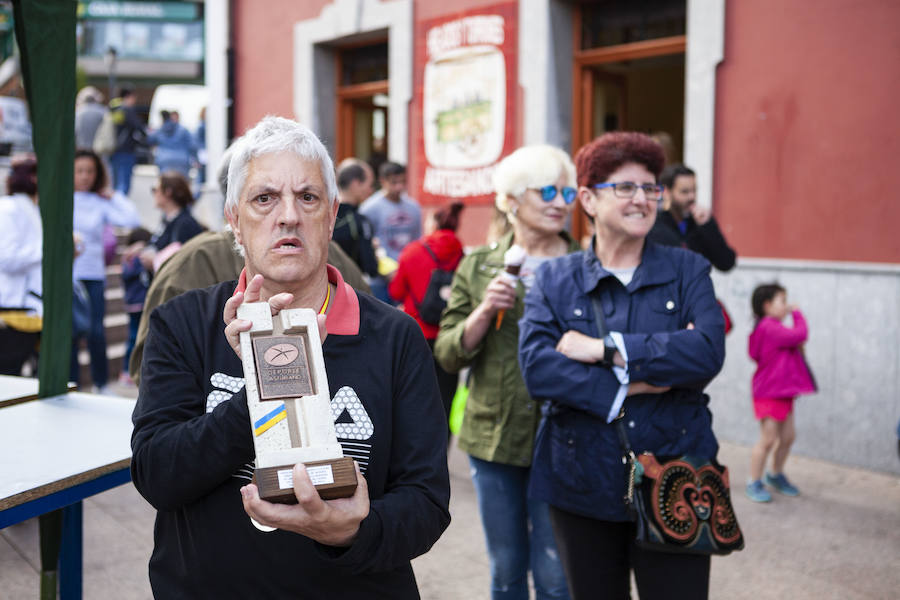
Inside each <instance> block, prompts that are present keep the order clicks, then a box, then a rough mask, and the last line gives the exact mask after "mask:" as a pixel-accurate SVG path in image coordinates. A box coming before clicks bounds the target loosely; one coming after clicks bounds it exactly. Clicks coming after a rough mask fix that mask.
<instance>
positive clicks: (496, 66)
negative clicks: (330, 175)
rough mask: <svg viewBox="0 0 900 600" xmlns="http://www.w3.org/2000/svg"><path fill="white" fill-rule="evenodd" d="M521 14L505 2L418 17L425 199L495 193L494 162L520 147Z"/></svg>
mask: <svg viewBox="0 0 900 600" xmlns="http://www.w3.org/2000/svg"><path fill="white" fill-rule="evenodd" d="M516 14H517V13H516V3H505V4H502V5H498V6H495V7H492V8H488V9H482V10H479V11H477V12H473V13H469V14H466V15H465V16H463V17H459V16H456V17H454V18H449V19H448V18H443V19H436V20H433V21H427V22H424V23H422V24H421V25H420V31H419V36H418V39H421V40H424V42H425V44H424V45H425V62H424V65H423V66H422V69H421V71H419V73H417V75H418V76H419V82H420V85H417V86H416V89H417V92H416V93H417V95H418V96H419V98H418V106H420V107H421V114H422V135H421V136H418V146H419V147H418V155H419V156H420V157H423V158H424V160H422V161H419V165H420V167H419V168H420V178H419V181H420V182H421V183H422V193H421V194H420V198H419V199H420V201H422V202H423V204H443V203H446V201H447V200H448V199H465V200H466V201H470V200H483V201H492V200H493V185H492V183H491V175H492V174H493V171H494V166H495V165H496V163H497V162H498V161H499V160H500V158H502V157H503V156H505V155H507V154H509V153H510V152H512V151H513V150H514V149H515V148H514V144H515V135H514V134H515V129H514V128H515V124H516V122H517V120H516V115H515V106H516V105H515V96H516V90H517V83H516V82H517V76H516V75H517V64H516V57H517V45H518V42H517V35H516V30H517V23H516Z"/></svg>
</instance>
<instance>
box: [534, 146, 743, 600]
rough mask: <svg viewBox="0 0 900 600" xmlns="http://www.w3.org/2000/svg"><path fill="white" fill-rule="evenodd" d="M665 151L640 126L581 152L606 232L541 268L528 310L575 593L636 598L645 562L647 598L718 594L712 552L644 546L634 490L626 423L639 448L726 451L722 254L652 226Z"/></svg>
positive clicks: (541, 480)
mask: <svg viewBox="0 0 900 600" xmlns="http://www.w3.org/2000/svg"><path fill="white" fill-rule="evenodd" d="M663 160H664V159H663V151H662V148H661V147H660V146H659V144H657V143H656V142H655V141H653V140H652V139H651V138H650V137H648V136H646V135H643V134H640V133H630V132H614V133H607V134H605V135H603V136H601V137H599V138H597V139H596V140H594V141H593V142H591V143H590V144H588V145H587V146H585V147H584V148H582V149H581V150H580V151H579V152H578V154H577V156H576V157H575V163H576V168H577V172H578V186H579V187H578V199H579V201H580V203H581V207H582V208H583V209H584V211H585V212H586V213H587V214H588V216H589V217H590V218H591V219H592V220H593V222H594V230H595V232H596V233H595V235H594V238H593V240H592V241H591V244H590V247H589V248H588V249H587V250H585V251H583V252H580V253H576V254H570V255H568V256H565V257H562V258H558V259H553V260H550V261H548V262H547V263H545V264H544V265H542V266H541V267H540V268H539V269H538V271H537V273H536V274H535V281H534V284H533V285H532V287H531V289H530V290H529V292H528V295H527V296H526V298H525V314H524V317H523V318H522V320H521V321H520V322H519V332H520V335H519V363H520V365H521V368H522V374H523V375H524V377H525V383H526V385H527V387H528V391H529V392H530V394H531V396H532V397H533V398H535V399H540V400H543V401H545V404H544V407H543V418H542V420H541V424H540V426H539V428H538V433H537V437H536V439H535V451H534V461H533V463H532V469H531V470H532V473H531V482H530V488H529V492H530V495H531V497H532V498H534V499H538V500H543V501H545V502H547V503H548V504H549V505H550V520H551V522H552V525H553V531H554V534H555V536H556V540H557V544H558V546H559V551H560V557H561V560H562V563H563V566H564V568H565V571H566V578H567V580H568V583H569V591H570V593H571V595H572V598H573V599H579V598H591V599H593V598H628V597H629V593H630V592H629V587H630V571H631V570H632V569H633V570H634V577H635V580H636V582H637V586H638V592H639V594H640V597H641V599H642V600H648V599H650V600H652V599H654V598H660V599H661V598H666V599H673V598H691V599H695V598H706V597H707V595H708V587H709V563H710V561H709V556H708V555H700V554H673V553H668V552H659V551H656V550H648V549H645V548H642V547H639V546H638V545H637V544H636V543H635V540H634V538H635V524H634V522H633V521H632V517H631V513H630V511H629V510H628V507H626V504H625V502H624V501H623V498H624V497H625V493H626V466H625V464H623V461H622V457H623V445H624V443H623V442H621V441H620V438H619V434H618V431H617V429H622V430H624V432H625V433H624V434H623V437H626V438H627V440H628V441H629V442H630V445H631V448H633V450H634V452H635V453H637V454H639V453H641V452H644V451H649V452H652V453H654V454H655V455H656V456H667V457H669V456H671V457H674V456H682V455H693V456H697V457H700V458H715V456H716V453H717V452H718V444H717V442H716V438H715V436H714V435H713V432H712V426H711V415H710V412H709V410H708V409H707V403H708V401H709V398H708V397H707V396H706V395H705V394H704V393H703V388H704V387H706V385H707V384H708V383H709V382H710V380H711V379H712V378H713V377H714V376H715V375H716V373H718V372H719V369H721V367H722V361H723V360H724V358H725V332H724V322H723V319H722V311H721V310H720V309H719V307H718V305H717V304H716V298H715V295H714V294H713V286H712V281H711V280H710V278H709V268H710V267H709V263H708V262H707V261H706V259H704V258H703V257H702V256H700V255H699V254H696V253H694V252H690V251H689V250H684V249H681V248H670V247H665V246H658V245H656V244H654V243H652V242H648V241H647V240H646V237H647V234H648V233H649V232H650V229H651V228H652V227H653V223H654V222H655V220H656V212H657V210H658V206H659V201H660V199H661V198H662V186H660V185H659V184H658V183H657V177H658V176H659V173H660V171H661V170H662V167H663ZM598 313H600V314H598ZM617 420H619V422H618V423H615V421H617Z"/></svg>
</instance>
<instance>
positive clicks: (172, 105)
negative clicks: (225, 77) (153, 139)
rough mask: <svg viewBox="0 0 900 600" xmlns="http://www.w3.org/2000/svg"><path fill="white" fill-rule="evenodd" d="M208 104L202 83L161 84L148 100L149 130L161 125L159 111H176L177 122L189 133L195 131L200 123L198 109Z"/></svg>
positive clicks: (206, 93)
mask: <svg viewBox="0 0 900 600" xmlns="http://www.w3.org/2000/svg"><path fill="white" fill-rule="evenodd" d="M207 104H209V91H208V90H207V89H206V86H204V85H190V84H169V83H167V84H163V85H161V86H158V87H157V88H156V91H154V92H153V99H152V100H151V101H150V120H149V125H150V129H151V130H156V129H159V128H160V127H161V126H162V117H161V116H160V114H159V113H160V111H163V110H167V111H169V112H172V111H175V112H177V113H178V122H179V123H180V124H181V126H182V127H184V128H185V129H187V130H188V131H190V132H191V133H196V132H197V126H198V125H199V124H200V110H201V109H203V107H205V106H206V105H207Z"/></svg>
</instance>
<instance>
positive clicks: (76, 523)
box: [59, 502, 83, 600]
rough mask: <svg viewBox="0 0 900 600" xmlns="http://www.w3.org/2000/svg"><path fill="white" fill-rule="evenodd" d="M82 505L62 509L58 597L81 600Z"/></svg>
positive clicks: (66, 599)
mask: <svg viewBox="0 0 900 600" xmlns="http://www.w3.org/2000/svg"><path fill="white" fill-rule="evenodd" d="M82 536H83V522H82V503H81V502H76V503H75V504H70V505H69V506H67V507H65V508H64V509H63V536H62V547H61V548H60V552H59V597H60V599H61V600H81V580H82V570H81V567H82V562H83V560H82Z"/></svg>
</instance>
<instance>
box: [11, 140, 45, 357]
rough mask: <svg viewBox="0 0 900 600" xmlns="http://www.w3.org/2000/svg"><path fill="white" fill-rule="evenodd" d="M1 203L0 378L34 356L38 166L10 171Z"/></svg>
mask: <svg viewBox="0 0 900 600" xmlns="http://www.w3.org/2000/svg"><path fill="white" fill-rule="evenodd" d="M6 185H7V191H8V193H9V195H8V196H2V197H0V373H2V374H4V375H19V374H21V372H22V366H23V365H24V363H25V361H26V360H28V358H29V357H30V356H33V355H34V354H35V353H36V347H37V342H38V340H39V339H40V335H41V333H40V327H41V319H40V317H41V313H42V308H43V306H42V303H41V256H42V241H43V234H42V227H41V214H40V211H39V210H38V207H37V163H36V162H35V161H34V159H33V158H28V159H25V160H23V161H21V162H18V163H15V164H13V165H12V168H11V170H10V173H9V176H8V177H7V179H6Z"/></svg>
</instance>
